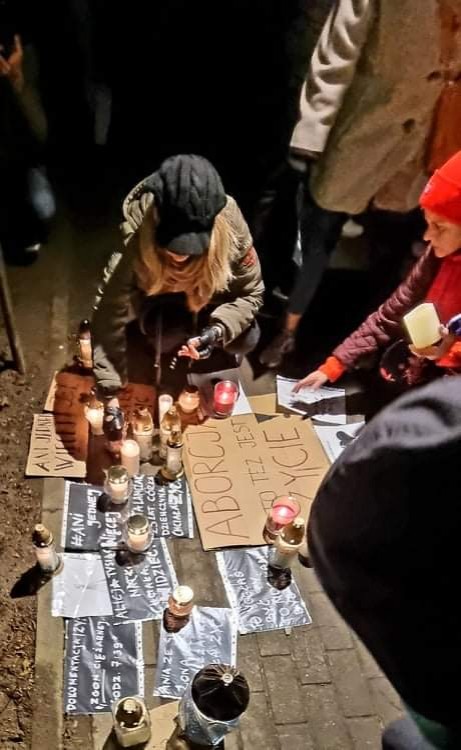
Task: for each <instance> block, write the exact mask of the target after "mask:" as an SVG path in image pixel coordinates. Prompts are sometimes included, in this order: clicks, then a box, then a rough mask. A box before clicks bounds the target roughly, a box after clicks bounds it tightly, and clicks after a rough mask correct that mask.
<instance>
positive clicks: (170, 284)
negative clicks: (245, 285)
mask: <svg viewBox="0 0 461 750" xmlns="http://www.w3.org/2000/svg"><path fill="white" fill-rule="evenodd" d="M157 221H158V216H157V212H156V209H155V207H153V211H152V214H151V216H150V220H146V221H144V222H143V224H142V226H141V227H140V230H139V243H138V251H137V256H136V259H135V263H134V269H135V273H136V276H137V279H138V284H139V286H140V288H141V289H142V290H143V291H144V292H145V293H146V294H148V295H154V294H161V293H167V292H184V293H185V295H186V298H187V305H188V307H189V309H190V310H191V311H192V312H198V311H199V310H201V309H202V307H204V306H205V305H206V304H207V303H208V302H209V301H210V299H211V298H212V297H213V295H214V294H216V293H217V292H223V291H225V290H226V289H228V287H229V282H230V281H231V279H232V269H231V263H232V260H233V259H234V258H235V257H236V253H237V240H236V237H235V235H234V233H233V232H232V229H231V227H230V225H229V223H228V222H227V220H226V217H225V216H224V215H223V212H222V211H221V212H220V213H219V214H218V215H217V216H216V218H215V220H214V225H213V230H212V232H211V237H210V245H209V247H208V250H207V251H205V252H204V253H203V255H200V256H198V257H194V256H192V257H191V258H190V259H189V260H188V261H187V262H185V263H184V264H183V266H177V265H173V264H172V263H171V262H170V260H169V258H168V255H167V254H166V251H165V249H164V248H161V247H159V245H157V243H156V238H155V226H156V224H157Z"/></svg>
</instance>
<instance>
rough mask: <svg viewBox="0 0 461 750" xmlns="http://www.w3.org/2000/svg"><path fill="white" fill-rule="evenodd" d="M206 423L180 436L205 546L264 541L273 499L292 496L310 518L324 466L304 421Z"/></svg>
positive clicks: (250, 419) (248, 416)
mask: <svg viewBox="0 0 461 750" xmlns="http://www.w3.org/2000/svg"><path fill="white" fill-rule="evenodd" d="M257 406H258V412H259V415H261V414H263V413H264V412H263V410H262V409H263V406H264V407H265V408H267V409H268V412H269V413H268V414H267V416H268V417H269V418H268V419H267V420H264V421H261V422H260V423H259V424H258V420H257V418H256V417H255V415H253V414H244V415H241V416H235V417H230V418H229V419H224V420H217V419H215V420H208V421H207V422H205V423H204V424H202V425H198V426H190V427H188V428H187V430H186V433H185V443H184V462H185V467H186V474H187V478H188V481H189V487H190V490H191V493H192V500H193V504H194V510H195V515H196V519H197V524H198V527H199V530H200V536H201V539H202V544H203V548H204V549H216V548H218V547H235V546H252V545H258V544H264V543H265V542H264V539H263V536H262V530H263V528H264V524H265V521H266V516H267V513H268V511H269V509H270V507H271V505H272V502H273V501H274V500H275V498H276V497H279V496H281V495H288V494H291V495H293V496H294V497H296V499H297V500H298V501H299V502H300V505H301V510H302V513H303V516H304V517H305V518H306V519H307V517H308V514H309V511H310V506H311V503H312V500H313V499H314V497H315V494H316V492H317V489H318V487H319V485H320V482H321V481H322V479H323V477H324V475H325V473H326V471H327V470H328V468H329V465H330V464H329V461H328V459H327V457H326V455H325V453H324V451H323V448H322V446H321V444H320V441H319V439H318V438H317V436H316V434H315V432H314V430H313V429H312V427H311V425H310V423H309V421H307V420H302V419H301V418H300V417H298V416H282V415H274V414H271V411H272V407H273V403H272V401H271V400H270V399H266V402H265V403H264V402H263V399H262V398H261V399H260V400H259V403H258V404H257Z"/></svg>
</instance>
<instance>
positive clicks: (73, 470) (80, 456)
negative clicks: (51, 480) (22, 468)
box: [26, 414, 88, 478]
mask: <svg viewBox="0 0 461 750" xmlns="http://www.w3.org/2000/svg"><path fill="white" fill-rule="evenodd" d="M87 450H88V423H87V422H86V420H85V419H84V417H78V416H75V415H73V414H35V415H34V422H33V425H32V434H31V438H30V449H29V456H28V459H27V466H26V475H27V476H30V477H79V478H83V477H85V475H86V463H85V461H86V455H87Z"/></svg>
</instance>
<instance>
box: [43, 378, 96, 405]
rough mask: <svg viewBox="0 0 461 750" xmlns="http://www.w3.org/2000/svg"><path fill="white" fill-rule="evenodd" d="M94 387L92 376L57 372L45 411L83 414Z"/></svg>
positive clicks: (47, 398)
mask: <svg viewBox="0 0 461 750" xmlns="http://www.w3.org/2000/svg"><path fill="white" fill-rule="evenodd" d="M93 386H94V377H93V376H92V375H78V374H76V373H73V372H55V374H54V376H53V380H52V381H51V385H50V389H49V391H48V396H47V397H46V402H45V411H52V412H53V413H54V414H83V407H84V405H85V402H86V401H87V400H88V397H89V395H90V392H91V389H92V388H93Z"/></svg>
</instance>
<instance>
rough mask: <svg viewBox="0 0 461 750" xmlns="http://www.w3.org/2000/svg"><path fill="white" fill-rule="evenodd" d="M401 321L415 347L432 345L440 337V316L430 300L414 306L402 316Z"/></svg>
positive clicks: (420, 347)
mask: <svg viewBox="0 0 461 750" xmlns="http://www.w3.org/2000/svg"><path fill="white" fill-rule="evenodd" d="M403 322H404V324H405V327H406V329H407V331H408V335H409V336H410V339H411V341H412V343H413V345H414V346H415V347H416V348H417V349H424V348H425V347H426V346H433V344H435V343H436V342H437V341H439V340H440V338H441V335H440V318H439V316H438V315H437V310H436V309H435V307H434V305H433V304H432V302H423V304H422V305H418V307H415V308H414V309H413V310H411V311H410V312H409V313H407V314H406V315H405V316H404V318H403Z"/></svg>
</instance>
